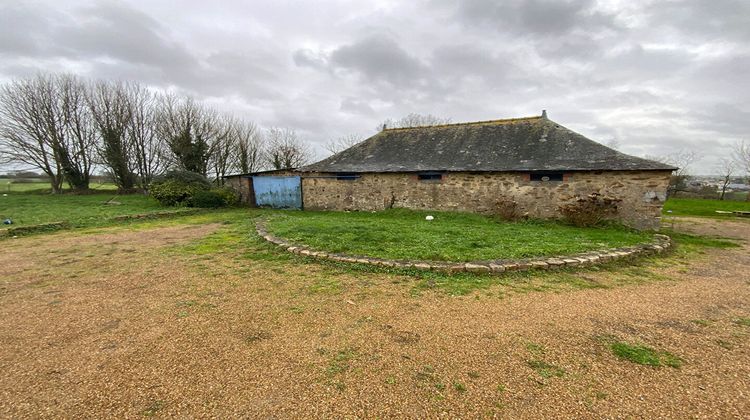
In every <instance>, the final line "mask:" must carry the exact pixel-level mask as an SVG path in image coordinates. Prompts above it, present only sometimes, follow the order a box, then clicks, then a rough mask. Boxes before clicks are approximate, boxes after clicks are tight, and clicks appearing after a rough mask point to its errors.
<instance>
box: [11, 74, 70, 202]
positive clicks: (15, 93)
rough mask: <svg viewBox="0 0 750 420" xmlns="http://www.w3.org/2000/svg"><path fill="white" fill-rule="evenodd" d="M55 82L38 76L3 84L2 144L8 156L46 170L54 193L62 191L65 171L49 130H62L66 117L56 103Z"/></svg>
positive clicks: (15, 160) (43, 170)
mask: <svg viewBox="0 0 750 420" xmlns="http://www.w3.org/2000/svg"><path fill="white" fill-rule="evenodd" d="M53 96H54V95H53V89H52V82H51V80H50V79H49V78H45V77H42V76H38V77H36V78H34V79H26V80H17V81H13V82H11V83H9V84H7V85H4V86H2V88H0V146H2V150H3V154H4V159H5V160H6V161H8V162H16V163H22V164H25V165H29V166H32V167H34V168H37V169H39V170H41V171H42V172H44V173H45V174H46V175H47V176H49V178H50V184H51V187H52V192H53V193H59V192H61V191H62V182H63V178H62V173H61V171H60V165H59V164H58V162H57V160H56V159H55V151H54V149H53V147H52V142H51V141H50V136H49V134H48V133H49V132H50V131H52V132H58V131H59V132H62V131H63V128H62V119H61V118H60V117H59V116H57V115H56V113H55V110H56V108H57V107H56V106H52V102H53V100H52V98H53Z"/></svg>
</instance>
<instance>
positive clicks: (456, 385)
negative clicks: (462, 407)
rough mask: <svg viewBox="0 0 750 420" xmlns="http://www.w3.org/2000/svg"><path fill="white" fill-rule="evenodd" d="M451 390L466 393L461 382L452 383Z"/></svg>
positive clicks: (464, 386)
mask: <svg viewBox="0 0 750 420" xmlns="http://www.w3.org/2000/svg"><path fill="white" fill-rule="evenodd" d="M453 389H455V390H456V391H457V392H460V393H464V392H466V385H464V384H462V383H461V382H453Z"/></svg>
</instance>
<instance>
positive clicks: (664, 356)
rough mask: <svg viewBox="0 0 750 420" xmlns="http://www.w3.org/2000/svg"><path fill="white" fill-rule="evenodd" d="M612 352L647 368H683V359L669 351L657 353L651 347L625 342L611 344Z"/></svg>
mask: <svg viewBox="0 0 750 420" xmlns="http://www.w3.org/2000/svg"><path fill="white" fill-rule="evenodd" d="M610 350H612V353H614V354H615V356H617V357H619V358H620V359H623V360H627V361H630V362H633V363H637V364H639V365H646V366H654V367H660V366H669V367H673V368H679V367H680V366H682V359H680V358H679V357H677V356H675V355H674V354H672V353H670V352H668V351H657V350H655V349H653V348H651V347H647V346H641V345H633V344H628V343H626V342H623V341H616V342H614V343H611V344H610Z"/></svg>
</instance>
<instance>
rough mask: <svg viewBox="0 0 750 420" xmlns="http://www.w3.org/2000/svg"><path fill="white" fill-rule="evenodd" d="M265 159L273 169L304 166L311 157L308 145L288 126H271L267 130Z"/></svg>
mask: <svg viewBox="0 0 750 420" xmlns="http://www.w3.org/2000/svg"><path fill="white" fill-rule="evenodd" d="M266 141H267V148H266V161H267V162H268V164H269V165H270V166H271V167H272V168H274V169H292V168H298V167H300V166H304V165H305V164H307V163H308V162H309V161H310V160H311V159H312V157H313V152H312V150H311V149H310V146H309V145H308V144H306V143H304V142H303V141H302V140H300V138H299V137H297V133H295V131H294V130H292V129H289V128H278V127H271V128H269V129H268V132H267V137H266Z"/></svg>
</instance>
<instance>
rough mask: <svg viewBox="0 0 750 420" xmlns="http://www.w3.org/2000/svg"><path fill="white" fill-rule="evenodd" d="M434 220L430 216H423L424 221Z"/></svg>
mask: <svg viewBox="0 0 750 420" xmlns="http://www.w3.org/2000/svg"><path fill="white" fill-rule="evenodd" d="M434 219H435V218H434V217H432V216H425V218H424V220H434Z"/></svg>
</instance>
